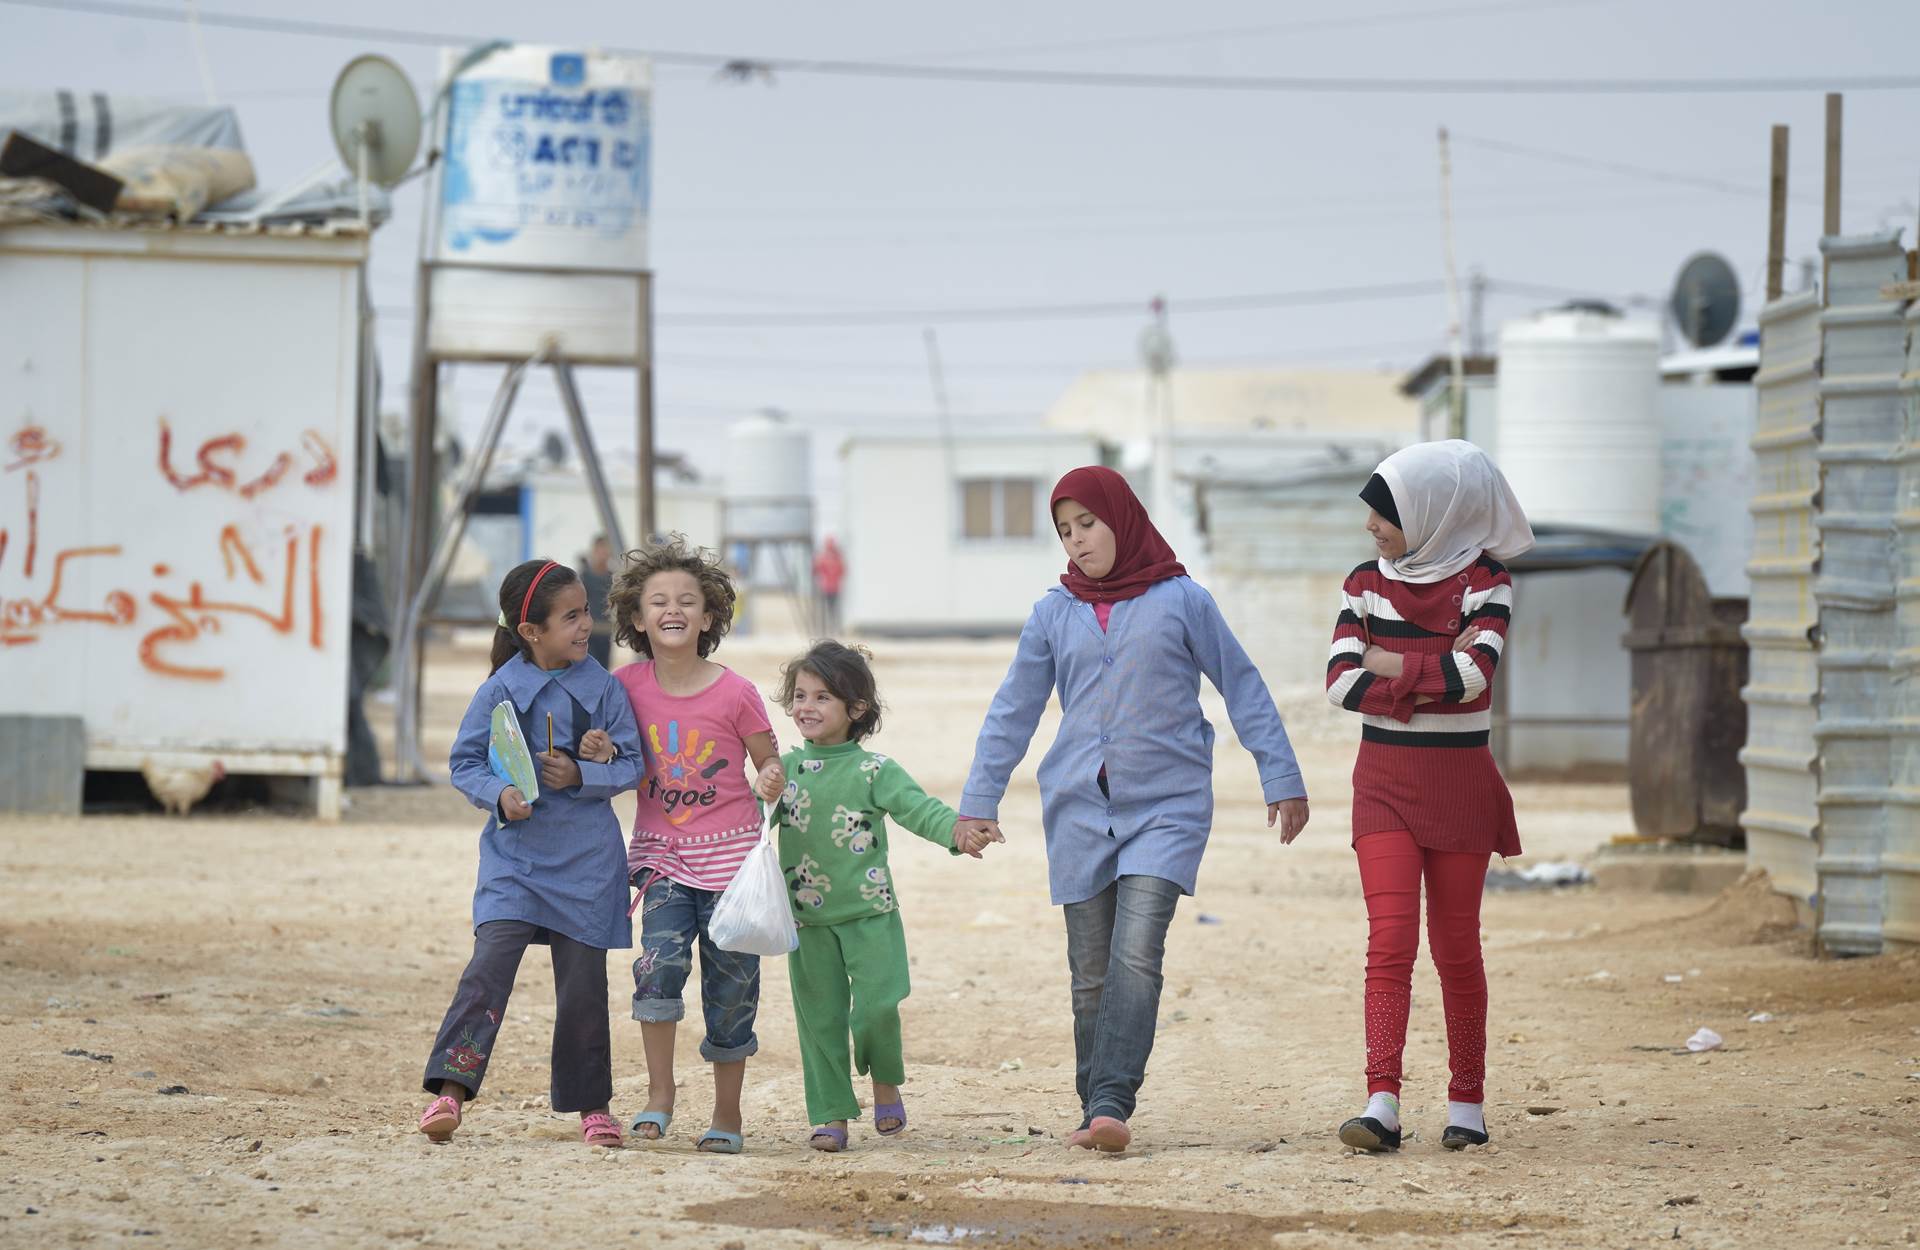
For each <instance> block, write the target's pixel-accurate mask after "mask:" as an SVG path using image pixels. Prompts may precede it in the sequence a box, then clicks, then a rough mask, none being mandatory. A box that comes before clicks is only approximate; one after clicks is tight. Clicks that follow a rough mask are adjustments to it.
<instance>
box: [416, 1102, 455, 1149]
mask: <svg viewBox="0 0 1920 1250" xmlns="http://www.w3.org/2000/svg"><path fill="white" fill-rule="evenodd" d="M459 1127H460V1100H459V1099H458V1098H455V1097H453V1095H451V1094H442V1095H441V1096H440V1097H438V1098H436V1099H434V1100H433V1101H432V1102H430V1103H428V1104H427V1109H426V1110H425V1111H422V1112H421V1113H420V1131H421V1132H422V1133H425V1134H426V1135H427V1140H428V1141H433V1142H447V1141H451V1140H453V1130H455V1129H457V1128H459Z"/></svg>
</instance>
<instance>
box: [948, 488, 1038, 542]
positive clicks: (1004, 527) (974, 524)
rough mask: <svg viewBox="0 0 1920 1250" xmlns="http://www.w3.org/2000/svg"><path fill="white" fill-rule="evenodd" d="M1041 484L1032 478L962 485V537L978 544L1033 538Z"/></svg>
mask: <svg viewBox="0 0 1920 1250" xmlns="http://www.w3.org/2000/svg"><path fill="white" fill-rule="evenodd" d="M1039 489H1040V484H1039V482H1037V481H1036V480H1034V479H1033V478H1030V477H996V478H975V479H972V480H970V481H965V482H962V483H960V535H961V537H963V538H967V539H973V540H976V541H987V540H992V539H996V538H1032V537H1033V536H1034V534H1035V532H1036V531H1035V529H1034V517H1035V513H1036V507H1035V498H1036V496H1037V493H1038V491H1039Z"/></svg>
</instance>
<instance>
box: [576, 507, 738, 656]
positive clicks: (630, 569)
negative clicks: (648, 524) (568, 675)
mask: <svg viewBox="0 0 1920 1250" xmlns="http://www.w3.org/2000/svg"><path fill="white" fill-rule="evenodd" d="M656 573H687V574H690V575H691V576H692V577H693V579H694V580H695V581H696V582H699V583H700V593H701V595H702V596H703V597H704V598H705V599H706V608H707V612H708V614H709V615H710V616H712V617H713V623H712V624H711V625H709V626H708V627H707V628H706V629H704V630H702V631H700V642H699V647H700V655H701V657H702V658H703V659H704V658H705V657H706V656H709V655H711V654H713V652H714V650H715V649H716V648H718V647H719V645H720V640H721V639H722V638H725V637H726V636H727V631H728V630H729V629H732V628H733V600H734V591H733V579H732V578H731V577H729V576H727V570H726V567H725V566H724V565H722V564H721V563H720V555H719V553H718V552H714V551H709V550H707V549H706V548H705V547H696V546H694V545H693V544H692V543H690V542H688V541H687V536H686V535H685V534H669V535H667V536H666V538H665V539H664V540H663V541H661V542H657V543H648V544H647V545H646V546H644V547H640V548H637V549H635V550H633V551H629V552H628V553H627V554H626V555H625V557H623V562H622V565H621V568H620V572H619V573H618V574H617V575H616V576H615V577H614V579H613V589H612V590H610V591H608V592H607V613H608V615H610V616H612V617H613V636H614V638H615V639H616V640H618V641H619V643H620V644H621V645H622V646H626V647H631V648H633V649H634V650H635V651H638V652H639V653H640V654H641V655H644V656H646V657H647V658H648V659H652V658H653V644H652V643H651V642H648V641H647V634H646V631H645V630H643V629H641V628H639V627H638V626H637V625H635V624H634V619H635V618H636V617H638V616H639V615H640V608H641V602H642V600H643V598H644V597H645V595H646V591H647V580H648V579H649V578H651V577H653V576H654V574H656Z"/></svg>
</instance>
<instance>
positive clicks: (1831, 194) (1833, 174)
mask: <svg viewBox="0 0 1920 1250" xmlns="http://www.w3.org/2000/svg"><path fill="white" fill-rule="evenodd" d="M1826 193H1827V194H1826V215H1825V216H1824V217H1823V218H1822V219H1821V223H1820V229H1821V232H1822V233H1823V234H1826V235H1827V236H1829V237H1831V236H1833V235H1836V234H1839V233H1840V93H1839V92H1838V91H1829V92H1828V93H1827V179H1826Z"/></svg>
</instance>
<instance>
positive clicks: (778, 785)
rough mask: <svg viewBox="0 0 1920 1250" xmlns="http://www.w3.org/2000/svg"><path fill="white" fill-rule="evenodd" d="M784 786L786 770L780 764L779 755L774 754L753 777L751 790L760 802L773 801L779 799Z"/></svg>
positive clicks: (785, 784)
mask: <svg viewBox="0 0 1920 1250" xmlns="http://www.w3.org/2000/svg"><path fill="white" fill-rule="evenodd" d="M786 788H787V770H786V769H784V768H782V767H781V766H780V757H779V756H777V755H776V756H774V757H773V758H772V759H770V760H768V761H767V766H766V767H765V768H762V769H761V770H760V775H759V776H758V777H755V778H754V779H753V792H754V793H755V794H756V795H758V796H759V797H760V799H761V801H762V802H766V803H774V802H777V801H779V798H780V795H781V792H782V791H784V790H785V789H786Z"/></svg>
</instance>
